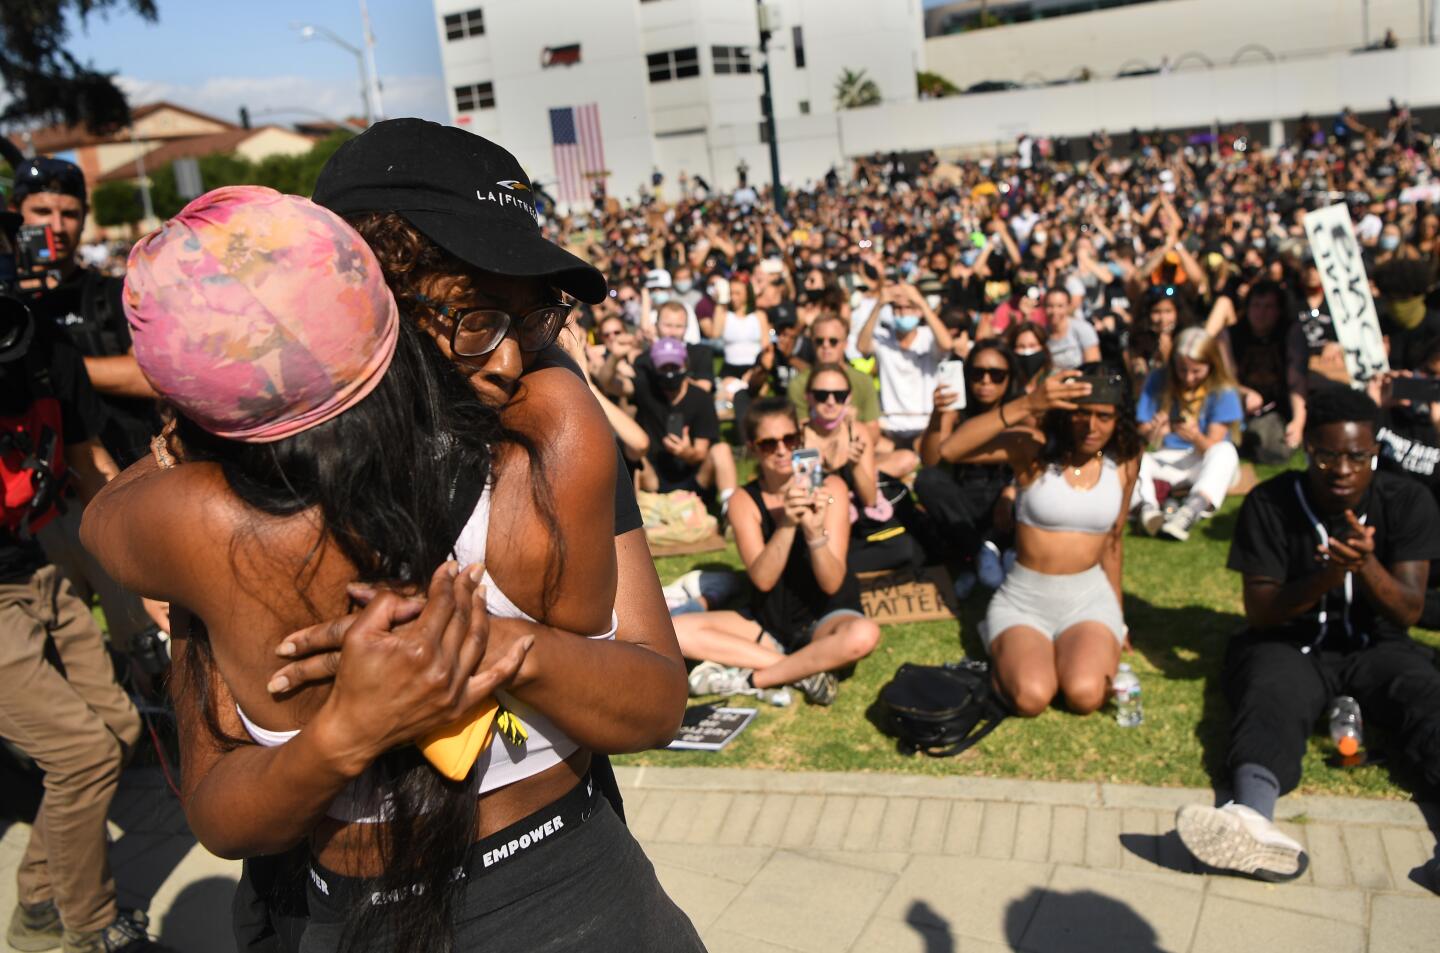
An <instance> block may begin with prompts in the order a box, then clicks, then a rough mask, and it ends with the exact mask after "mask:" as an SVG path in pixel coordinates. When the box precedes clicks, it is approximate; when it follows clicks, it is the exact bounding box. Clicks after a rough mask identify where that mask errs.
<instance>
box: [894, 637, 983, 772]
mask: <svg viewBox="0 0 1440 953" xmlns="http://www.w3.org/2000/svg"><path fill="white" fill-rule="evenodd" d="M878 707H879V712H878V714H879V716H880V720H881V723H882V725H883V726H884V730H885V731H886V733H887V734H889V735H890V736H891V737H893V738H895V739H896V740H897V743H898V746H899V748H900V751H901V752H902V753H903V754H914V753H915V752H917V751H923V752H924V753H925V754H927V755H929V756H930V757H932V758H948V757H951V756H953V755H957V754H960V753H961V752H962V751H966V750H968V749H969V748H971V747H973V746H974V745H975V744H976V743H977V742H979V741H980V739H982V738H984V737H985V736H986V735H988V734H990V732H992V731H994V730H995V728H996V727H997V726H998V725H999V724H1000V722H1002V721H1004V720H1005V717H1006V716H1007V715H1008V714H1009V712H1008V711H1007V709H1006V708H1005V705H1004V703H1002V702H1001V701H1000V699H999V698H998V697H997V696H996V694H995V690H994V688H993V687H992V686H991V684H990V666H989V665H988V664H986V663H985V662H981V661H976V660H972V659H962V660H961V661H959V662H947V663H946V664H944V665H911V664H910V663H909V662H906V663H905V664H904V665H901V666H900V668H899V670H898V671H896V672H895V677H894V678H892V679H891V680H890V681H889V682H886V683H885V687H883V688H881V689H880V699H879V704H878Z"/></svg>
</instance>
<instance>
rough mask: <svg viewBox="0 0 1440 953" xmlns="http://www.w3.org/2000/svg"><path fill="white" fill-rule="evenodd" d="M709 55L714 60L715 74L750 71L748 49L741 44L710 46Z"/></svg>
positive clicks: (722, 74)
mask: <svg viewBox="0 0 1440 953" xmlns="http://www.w3.org/2000/svg"><path fill="white" fill-rule="evenodd" d="M710 55H711V57H713V58H714V61H715V75H716V76H724V75H727V74H731V73H748V72H750V51H749V50H748V49H747V48H745V47H743V46H712V47H710Z"/></svg>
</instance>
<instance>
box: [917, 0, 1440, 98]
mask: <svg viewBox="0 0 1440 953" xmlns="http://www.w3.org/2000/svg"><path fill="white" fill-rule="evenodd" d="M1367 3H1368V6H1369V9H1370V40H1371V42H1376V41H1378V40H1379V39H1380V38H1381V37H1382V36H1384V34H1385V29H1386V28H1387V27H1389V28H1391V29H1393V30H1394V31H1395V33H1396V35H1397V36H1398V37H1400V38H1401V40H1402V42H1404V41H1406V40H1408V41H1410V42H1411V43H1413V42H1414V41H1415V39H1416V38H1417V37H1419V36H1420V9H1421V7H1422V4H1421V3H1419V2H1417V0H1165V2H1163V3H1142V4H1136V5H1134V6H1128V7H1120V8H1118V9H1114V10H1102V11H1098V12H1095V13H1085V14H1075V15H1072V16H1065V17H1055V18H1054V19H1049V20H1037V21H1033V22H1030V23H1017V24H1013V25H1009V26H1004V27H993V28H990V29H986V30H975V31H972V32H969V33H956V34H952V35H950V36H941V37H935V38H933V39H930V40H927V41H926V42H925V58H926V61H927V63H928V64H929V69H931V70H934V71H935V72H937V73H939V74H941V75H942V76H945V77H946V78H947V79H949V80H950V81H951V82H953V83H955V84H956V85H957V86H959V87H960V88H961V89H964V88H966V87H968V86H971V85H973V84H974V83H978V82H980V81H982V80H1010V81H1012V82H1021V81H1023V80H1024V78H1025V77H1026V76H1027V75H1030V74H1032V73H1036V74H1039V75H1040V76H1043V77H1044V78H1045V79H1051V80H1054V79H1062V78H1064V77H1067V76H1070V75H1072V74H1073V73H1074V72H1075V71H1076V70H1077V69H1078V68H1080V67H1082V66H1084V67H1089V69H1090V71H1091V73H1092V74H1094V75H1096V76H1113V75H1115V73H1116V72H1117V71H1119V70H1120V69H1121V68H1122V67H1124V66H1126V64H1127V63H1132V61H1141V62H1145V63H1148V64H1149V65H1151V66H1158V65H1159V64H1160V60H1161V57H1168V58H1169V60H1170V62H1171V63H1172V64H1173V63H1175V62H1176V61H1177V60H1179V59H1180V58H1181V57H1182V56H1184V55H1185V54H1186V53H1190V52H1197V53H1201V54H1203V55H1205V56H1207V57H1209V58H1210V60H1211V61H1213V62H1214V63H1215V65H1217V66H1220V65H1228V64H1229V63H1230V62H1231V59H1232V58H1233V57H1234V56H1235V54H1236V52H1237V51H1239V50H1240V49H1241V47H1243V46H1245V45H1246V44H1250V43H1258V44H1260V45H1262V46H1265V47H1267V48H1269V49H1270V50H1271V51H1272V52H1273V53H1274V54H1275V55H1276V56H1278V57H1281V58H1294V57H1296V56H1302V55H1307V54H1315V53H1321V52H1325V51H1338V50H1349V49H1354V48H1358V47H1360V46H1363V45H1364V43H1363V37H1362V20H1363V10H1364V7H1365V6H1366V4H1367ZM1423 5H1424V6H1428V3H1426V4H1423ZM1262 59H1263V57H1261V56H1259V55H1258V54H1253V53H1252V54H1249V55H1248V56H1247V58H1246V61H1249V62H1253V61H1257V60H1262ZM1197 65H1198V64H1197V62H1196V61H1195V60H1193V59H1192V60H1190V61H1187V62H1186V63H1185V64H1183V65H1182V67H1181V68H1182V69H1190V68H1194V67H1196V66H1197Z"/></svg>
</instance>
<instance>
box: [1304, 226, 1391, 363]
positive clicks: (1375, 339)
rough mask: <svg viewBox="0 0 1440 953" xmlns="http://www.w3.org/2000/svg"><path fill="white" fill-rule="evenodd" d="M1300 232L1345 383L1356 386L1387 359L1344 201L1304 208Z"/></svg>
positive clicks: (1352, 227)
mask: <svg viewBox="0 0 1440 953" xmlns="http://www.w3.org/2000/svg"><path fill="white" fill-rule="evenodd" d="M1305 235H1306V237H1307V238H1309V239H1310V252H1311V254H1312V255H1314V256H1315V267H1316V268H1318V269H1320V279H1321V281H1323V282H1324V283H1325V303H1326V304H1327V305H1329V306H1330V319H1331V320H1332V321H1333V322H1334V324H1335V336H1336V337H1337V338H1338V339H1339V341H1340V348H1341V349H1342V350H1343V351H1344V352H1345V369H1346V370H1348V371H1349V372H1350V383H1351V384H1353V385H1355V386H1359V385H1361V384H1363V383H1364V382H1365V381H1368V380H1369V379H1370V378H1372V377H1374V376H1375V375H1376V374H1379V373H1382V372H1384V371H1388V370H1390V361H1389V358H1387V357H1386V355H1385V340H1384V338H1383V337H1382V336H1381V334H1380V319H1379V317H1378V316H1377V315H1376V314H1375V300H1374V299H1373V298H1371V297H1370V279H1369V278H1368V277H1367V276H1366V274H1365V259H1364V258H1363V257H1361V250H1360V243H1359V242H1357V241H1356V240H1355V228H1354V226H1353V225H1352V224H1351V222H1350V210H1349V209H1348V208H1346V207H1345V206H1344V205H1327V206H1326V207H1325V208H1318V209H1315V210H1314V211H1312V212H1306V213H1305Z"/></svg>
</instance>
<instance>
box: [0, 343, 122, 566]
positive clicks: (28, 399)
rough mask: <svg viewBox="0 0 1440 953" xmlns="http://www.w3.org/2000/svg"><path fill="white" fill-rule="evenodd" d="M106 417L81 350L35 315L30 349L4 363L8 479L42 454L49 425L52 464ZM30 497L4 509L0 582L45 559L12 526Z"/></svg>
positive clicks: (0, 424)
mask: <svg viewBox="0 0 1440 953" xmlns="http://www.w3.org/2000/svg"><path fill="white" fill-rule="evenodd" d="M104 420H105V410H104V407H103V405H102V404H101V403H100V399H99V398H98V397H97V396H96V394H95V391H94V390H93V389H92V388H91V387H90V378H89V377H88V376H87V375H86V373H85V363H84V361H83V360H82V359H81V356H80V352H79V351H77V350H76V349H75V348H74V346H72V345H71V344H70V342H69V341H67V340H65V339H64V338H63V337H62V336H61V335H60V334H58V333H57V332H56V331H55V329H54V327H53V326H51V325H49V324H47V323H46V322H44V321H40V320H38V319H37V320H36V322H35V336H34V338H33V340H32V341H31V343H30V348H29V351H28V353H27V355H26V356H25V357H24V358H22V359H20V360H17V361H12V362H10V363H8V364H0V431H3V432H4V434H5V435H6V437H7V438H9V439H8V440H7V441H6V443H7V446H6V448H5V450H4V453H3V456H4V464H5V471H6V476H7V481H6V482H7V484H11V485H14V484H13V482H12V481H14V480H17V479H19V480H23V479H24V476H25V475H24V473H23V471H24V469H25V466H24V461H25V459H26V457H27V456H31V455H32V453H33V454H34V455H36V456H38V450H39V448H40V447H41V446H42V445H43V441H44V440H45V434H44V433H43V431H44V430H45V429H49V428H57V429H58V431H59V432H58V433H57V434H56V435H55V438H54V448H55V449H54V452H53V453H52V454H51V455H50V458H49V460H47V461H45V462H47V463H49V464H51V465H52V466H53V465H54V462H55V460H56V459H57V458H59V459H62V460H63V448H64V447H66V446H71V445H74V444H77V443H82V442H84V441H86V440H89V439H91V438H92V437H94V436H95V435H96V434H97V433H98V432H99V431H100V428H101V426H102V425H103V423H104ZM26 448H29V449H28V450H27V449H26ZM15 474H20V476H19V477H18V478H17V477H15V476H13V475H15ZM28 502H29V501H28V500H27V501H26V503H27V505H26V506H25V507H23V508H21V507H16V508H14V509H10V508H4V509H3V514H4V518H5V519H4V524H3V525H0V582H13V581H15V580H20V579H25V578H27V577H29V576H31V575H33V574H34V573H35V571H36V570H37V569H39V568H40V567H41V566H44V565H45V563H46V562H47V560H46V558H45V554H44V552H43V551H42V550H41V549H40V546H39V544H38V543H36V542H35V540H33V539H22V538H21V537H20V536H19V535H18V534H17V533H16V532H15V531H14V529H13V528H12V527H18V526H19V525H20V521H21V520H22V519H23V517H24V515H25V514H26V512H28V510H29V506H28ZM0 506H3V504H0ZM36 515H39V514H36Z"/></svg>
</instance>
